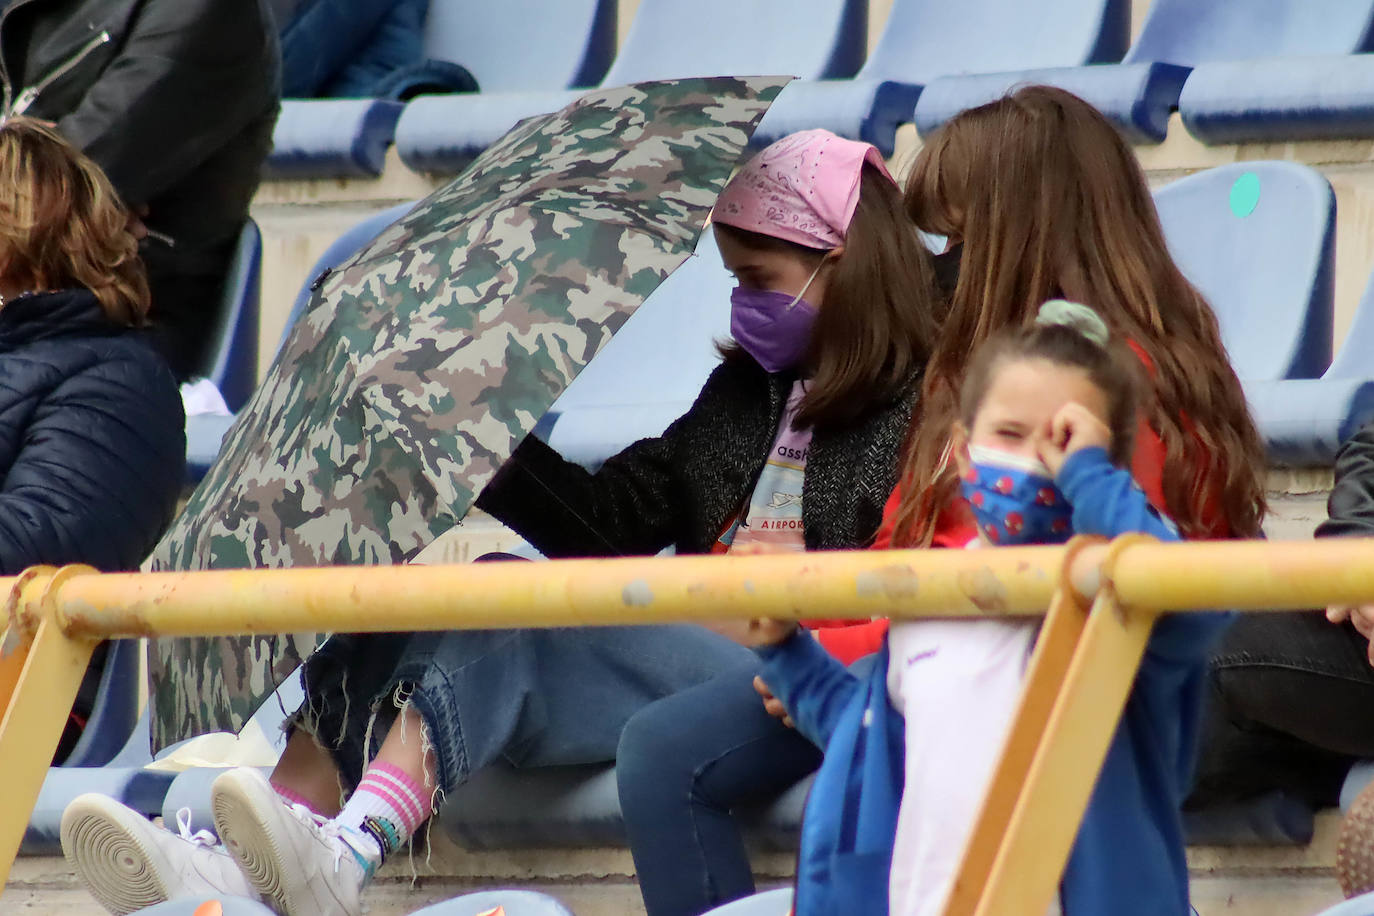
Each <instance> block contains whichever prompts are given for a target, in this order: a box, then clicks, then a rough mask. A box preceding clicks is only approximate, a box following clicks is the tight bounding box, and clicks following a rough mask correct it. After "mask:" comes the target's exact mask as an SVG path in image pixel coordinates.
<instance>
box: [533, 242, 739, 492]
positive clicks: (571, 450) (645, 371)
mask: <svg viewBox="0 0 1374 916" xmlns="http://www.w3.org/2000/svg"><path fill="white" fill-rule="evenodd" d="M734 285H735V281H734V280H733V279H732V278H731V277H730V274H729V273H728V272H727V271H726V270H725V265H724V264H722V263H721V261H720V253H719V252H718V251H717V250H716V243H715V233H714V232H713V231H711V230H710V229H709V228H708V229H707V230H706V231H705V232H703V233H702V236H701V241H700V242H699V243H698V245H697V250H696V254H695V256H693V257H691V258H688V260H687V261H686V263H684V264H683V265H682V266H681V267H679V268H678V269H677V270H675V271H673V273H671V274H669V275H668V279H667V280H665V281H664V282H663V285H662V286H660V287H659V288H658V289H656V290H655V291H654V292H653V293H652V294H651V295H650V296H649V298H648V299H646V300H645V301H644V303H643V304H642V305H641V306H640V307H639V308H638V309H637V310H636V311H635V313H634V314H633V315H632V316H630V320H629V321H627V322H626V323H625V326H624V327H623V328H621V329H620V331H619V332H617V333H616V335H615V336H614V337H612V338H611V340H610V342H609V343H608V344H606V346H605V348H604V349H602V351H601V352H600V353H598V354H597V356H596V358H595V359H593V360H592V361H591V363H589V364H588V366H587V368H586V369H584V370H583V371H582V373H581V374H580V375H578V377H577V378H576V379H574V380H573V383H572V384H571V385H569V386H568V388H567V390H566V391H564V392H563V394H562V395H560V396H559V398H558V400H557V401H555V402H554V403H553V406H552V407H550V408H549V412H548V413H547V414H545V416H544V419H543V420H542V421H541V424H540V427H539V430H538V433H539V435H540V437H541V438H543V439H544V440H545V441H547V442H548V443H549V444H550V445H552V446H553V447H554V448H555V449H556V450H557V451H558V452H559V453H560V454H561V455H563V456H564V457H565V458H567V459H568V460H570V461H575V462H577V463H579V464H581V465H583V466H584V467H587V468H589V469H592V470H595V469H596V468H597V467H600V465H601V462H603V461H605V460H606V459H607V458H609V457H610V456H611V455H614V454H615V453H616V452H618V451H620V450H621V449H622V448H624V447H625V446H627V445H629V444H630V443H631V442H635V441H636V440H639V439H643V438H645V437H646V436H657V435H658V434H659V433H661V432H663V430H664V429H665V428H666V427H667V426H668V424H669V423H671V422H672V421H673V420H676V419H677V418H678V417H680V416H682V414H684V413H686V412H687V408H689V407H691V406H692V402H693V401H694V400H696V396H697V393H698V392H699V391H700V390H701V386H702V384H703V383H704V382H705V381H706V377H707V376H708V375H710V374H711V370H713V369H714V368H715V367H716V364H717V363H718V362H719V361H720V356H719V353H718V352H717V351H716V342H717V341H719V340H724V339H726V338H728V337H729V336H730V290H731V289H733V288H734Z"/></svg>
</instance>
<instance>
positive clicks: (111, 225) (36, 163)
mask: <svg viewBox="0 0 1374 916" xmlns="http://www.w3.org/2000/svg"><path fill="white" fill-rule="evenodd" d="M0 275H3V276H5V277H6V278H7V279H9V280H10V281H11V282H13V283H15V284H17V285H19V286H21V287H22V288H24V289H27V290H35V291H38V290H55V289H72V288H84V289H88V290H90V291H91V292H92V293H94V294H95V297H96V299H97V300H98V301H99V302H100V306H101V308H102V309H104V311H105V314H106V315H107V316H108V317H109V318H110V320H111V321H114V322H116V323H118V324H123V325H130V326H136V325H141V324H142V323H143V321H144V319H145V317H146V316H147V314H148V308H149V304H150V300H149V294H148V278H147V274H146V272H145V270H144V267H143V262H142V261H140V260H139V257H138V240H137V239H136V238H134V235H133V232H132V231H131V230H130V228H129V211H128V209H127V208H126V207H125V206H124V203H123V201H121V200H120V199H119V195H118V194H117V193H116V192H115V189H114V187H113V186H112V185H111V184H110V180H109V179H108V178H106V177H105V173H104V172H102V171H101V170H100V167H99V166H98V165H96V164H95V163H94V162H92V161H91V159H90V158H89V157H88V156H86V155H85V154H84V153H82V152H81V151H80V150H78V149H76V148H75V147H74V146H72V145H71V144H70V143H68V142H67V141H66V140H65V139H63V138H62V136H61V135H60V134H58V133H57V132H56V131H55V130H53V129H52V128H50V127H48V126H47V125H46V124H44V123H43V122H41V121H36V120H34V119H32V118H25V117H13V118H9V119H7V120H5V121H4V122H2V123H0Z"/></svg>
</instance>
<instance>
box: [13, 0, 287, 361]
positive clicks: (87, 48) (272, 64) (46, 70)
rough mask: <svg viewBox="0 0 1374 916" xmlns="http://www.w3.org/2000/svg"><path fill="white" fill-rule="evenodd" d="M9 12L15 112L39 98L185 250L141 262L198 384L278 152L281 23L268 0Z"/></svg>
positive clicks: (108, 2) (161, 320)
mask: <svg viewBox="0 0 1374 916" xmlns="http://www.w3.org/2000/svg"><path fill="white" fill-rule="evenodd" d="M0 2H3V5H4V9H3V12H0V78H2V79H0V82H2V83H3V90H4V96H5V103H6V105H5V107H6V110H7V111H8V110H9V109H10V108H11V107H13V106H16V104H17V105H18V106H19V107H23V102H22V101H21V98H22V97H24V96H26V95H30V96H32V101H31V103H29V104H28V106H27V108H26V109H25V111H24V113H26V114H29V115H32V116H34V117H37V118H44V119H46V120H49V121H54V122H56V123H57V127H58V130H60V131H61V132H62V134H63V136H65V137H66V138H67V139H68V140H70V141H71V142H72V143H73V144H75V145H76V146H77V147H79V148H80V149H81V150H83V151H84V152H85V153H86V154H87V155H88V156H90V157H91V158H92V159H94V160H95V161H96V162H97V163H98V164H99V165H100V167H101V168H102V169H104V170H105V173H106V174H107V175H109V177H110V182H111V183H112V184H113V185H114V186H115V190H117V191H118V192H119V193H120V195H121V196H122V197H123V198H124V201H125V203H127V204H128V205H129V206H130V207H132V208H134V209H140V208H143V207H147V208H148V212H147V216H146V217H145V218H144V222H145V223H147V225H148V228H149V229H150V230H152V231H154V232H156V233H158V235H159V236H165V237H166V238H169V239H171V241H172V242H173V243H174V244H171V245H169V244H167V242H166V241H163V240H160V239H159V238H158V237H153V236H150V237H149V238H147V239H145V240H144V241H143V243H142V245H141V253H142V255H143V260H144V263H145V264H147V266H148V280H149V284H150V286H151V287H152V293H153V311H152V313H151V317H152V319H153V320H154V322H155V323H156V324H157V325H158V328H157V330H158V337H159V339H160V340H161V341H162V343H163V352H164V355H165V356H167V357H168V359H169V360H170V361H171V362H172V365H173V368H174V369H175V370H176V371H177V373H178V374H180V375H183V376H184V375H187V374H189V373H190V372H191V371H192V370H193V369H195V368H197V366H198V365H199V362H200V360H201V358H202V356H203V355H204V347H203V344H204V343H205V341H206V340H207V338H208V337H209V335H210V329H211V327H212V326H213V324H212V322H213V319H214V317H215V311H216V306H217V305H218V302H219V295H220V288H221V287H222V286H223V282H224V276H225V273H226V271H227V270H228V267H229V262H230V260H231V258H232V256H233V251H234V243H235V240H236V239H237V237H238V234H239V231H240V230H241V229H242V227H243V224H244V220H245V219H247V216H248V204H249V202H250V201H251V200H252V198H253V193H254V192H255V191H256V190H257V186H258V180H259V177H260V173H261V170H262V163H263V160H264V159H265V158H266V157H267V153H268V151H269V150H270V149H271V147H272V128H273V126H274V125H275V123H276V118H277V108H278V86H279V68H280V52H279V50H278V47H277V37H276V28H275V26H274V25H273V24H272V21H271V18H270V13H269V12H268V10H267V8H266V6H265V5H264V4H263V3H262V2H260V0H7V2H5V0H0ZM102 39H107V40H102ZM26 90H28V91H27V92H26ZM35 90H37V92H36V94H35V92H34V91H35Z"/></svg>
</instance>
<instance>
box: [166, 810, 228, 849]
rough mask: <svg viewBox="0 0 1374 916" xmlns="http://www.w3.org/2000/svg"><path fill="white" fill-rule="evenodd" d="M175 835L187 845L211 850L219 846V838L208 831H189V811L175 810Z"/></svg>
mask: <svg viewBox="0 0 1374 916" xmlns="http://www.w3.org/2000/svg"><path fill="white" fill-rule="evenodd" d="M176 820H177V835H178V836H180V837H181V838H182V839H183V840H185V841H186V842H188V843H194V844H195V845H196V846H208V847H210V848H211V849H213V848H214V847H216V846H218V845H219V837H217V836H215V835H214V834H213V833H211V832H210V831H208V830H196V831H192V830H191V809H190V808H178V809H177V817H176Z"/></svg>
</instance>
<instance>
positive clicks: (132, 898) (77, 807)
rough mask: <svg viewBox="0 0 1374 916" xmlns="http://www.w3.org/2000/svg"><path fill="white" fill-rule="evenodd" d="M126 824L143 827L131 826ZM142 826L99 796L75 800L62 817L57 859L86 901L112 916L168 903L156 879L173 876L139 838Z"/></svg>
mask: <svg viewBox="0 0 1374 916" xmlns="http://www.w3.org/2000/svg"><path fill="white" fill-rule="evenodd" d="M130 818H138V819H139V820H140V821H142V824H135V825H131V824H129V823H128V821H129V819H130ZM147 826H150V825H148V823H147V821H144V820H143V818H142V817H141V816H140V815H138V814H136V813H134V812H132V811H129V810H128V809H126V808H125V807H124V806H123V805H118V804H117V803H114V802H113V801H111V800H110V799H106V798H105V797H104V796H96V797H94V798H84V797H82V798H77V799H75V800H74V801H73V802H72V803H71V804H70V805H68V806H67V810H66V811H64V812H63V814H62V827H61V837H62V855H63V857H64V858H66V860H67V864H68V865H70V866H71V867H72V868H73V869H75V870H76V873H77V874H78V875H79V876H80V877H81V880H82V881H83V882H84V883H85V885H86V887H87V888H88V889H89V890H90V892H91V895H92V896H94V897H95V899H96V900H98V901H99V902H100V905H101V906H103V907H105V909H107V910H109V911H110V912H111V913H114V914H115V916H124V914H125V913H132V912H134V911H136V910H141V909H143V908H144V907H148V906H152V905H154V904H157V903H161V902H163V901H164V900H167V899H168V891H167V885H166V883H165V882H164V881H163V879H162V878H161V877H160V875H161V874H168V873H172V874H174V873H175V872H174V871H173V870H172V867H171V863H169V862H168V861H167V858H166V856H164V855H163V854H162V853H161V852H160V851H158V850H157V849H156V848H155V847H150V846H149V845H148V844H146V843H144V842H143V841H142V840H140V839H139V837H138V830H139V829H140V827H143V828H146V827H147Z"/></svg>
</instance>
